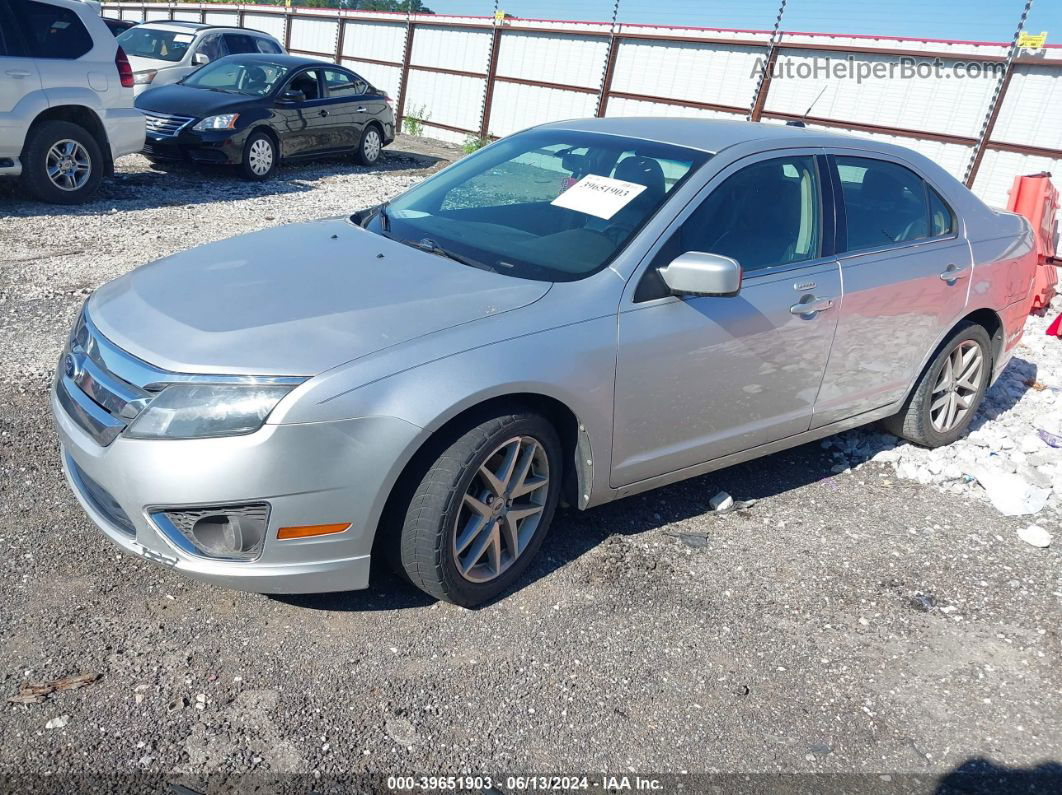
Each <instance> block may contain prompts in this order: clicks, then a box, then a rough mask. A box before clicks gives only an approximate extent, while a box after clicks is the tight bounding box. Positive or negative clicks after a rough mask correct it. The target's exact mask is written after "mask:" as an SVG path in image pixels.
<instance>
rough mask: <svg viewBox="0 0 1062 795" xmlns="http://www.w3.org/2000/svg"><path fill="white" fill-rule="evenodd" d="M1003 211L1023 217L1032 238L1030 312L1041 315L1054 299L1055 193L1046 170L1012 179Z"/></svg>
mask: <svg viewBox="0 0 1062 795" xmlns="http://www.w3.org/2000/svg"><path fill="white" fill-rule="evenodd" d="M1007 209H1008V210H1010V211H1011V212H1013V213H1018V214H1020V215H1023V216H1025V217H1026V218H1027V219H1028V220H1029V223H1030V224H1032V228H1033V232H1034V233H1035V235H1036V256H1037V268H1036V280H1035V282H1034V284H1033V299H1032V305H1031V306H1030V307H1029V312H1030V313H1035V312H1043V311H1044V310H1045V309H1046V308H1047V306H1048V304H1050V303H1051V299H1052V298H1054V296H1055V285H1057V284H1058V271H1057V270H1056V269H1055V261H1056V260H1055V234H1056V232H1057V229H1058V221H1057V219H1056V213H1057V212H1058V190H1057V189H1056V188H1055V186H1054V185H1053V184H1051V175H1050V174H1048V173H1047V172H1046V171H1045V172H1042V173H1040V174H1030V175H1028V176H1024V177H1015V178H1014V185H1013V186H1012V187H1011V189H1010V200H1009V202H1008V203H1007Z"/></svg>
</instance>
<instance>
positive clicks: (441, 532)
mask: <svg viewBox="0 0 1062 795" xmlns="http://www.w3.org/2000/svg"><path fill="white" fill-rule="evenodd" d="M465 428H466V430H464V431H463V432H461V431H458V432H455V434H454V435H453V436H452V437H451V439H450V440H444V441H443V443H442V444H441V445H440V446H439V449H438V450H437V451H436V457H435V458H434V460H433V461H431V462H430V463H428V464H427V465H426V471H424V472H423V474H422V476H421V477H420V479H419V483H418V484H417V485H416V489H415V491H414V493H413V497H412V499H411V500H410V501H409V503H408V508H407V509H406V510H405V516H404V521H403V522H402V528H401V538H400V543H399V550H398V561H397V562H398V563H399V564H400V566H401V569H402V573H403V574H405V576H406V577H408V579H409V580H410V581H411V582H412V583H413V584H414V585H416V586H417V587H418V588H420V589H421V590H423V591H426V592H427V593H429V594H431V595H432V596H435V597H436V598H438V599H444V600H446V601H448V602H453V603H455V604H459V605H464V606H465V607H474V606H476V605H479V604H483V603H484V602H488V601H490V600H491V599H493V598H495V597H496V596H498V595H499V594H501V593H502V592H503V591H505V590H506V589H507V588H509V587H510V586H511V585H512V584H513V583H514V582H515V581H516V580H517V579H519V577H520V576H521V575H522V574H523V573H524V571H525V570H526V569H527V567H528V566H529V565H530V563H531V561H532V559H533V558H534V556H535V554H536V553H537V552H538V550H539V547H540V546H541V545H542V541H543V539H544V538H545V536H546V533H547V531H548V530H549V525H550V522H551V521H552V519H553V513H554V511H555V510H556V507H557V499H558V496H559V494H560V486H561V468H562V464H561V460H562V459H561V444H560V440H559V439H558V437H557V433H556V431H555V430H554V429H553V426H552V425H551V424H550V423H549V422H548V421H547V420H546V419H545V418H543V417H542V416H540V415H538V414H534V413H530V412H514V413H511V414H504V415H499V416H493V417H489V418H487V419H484V420H483V421H482V422H478V423H477V424H475V425H474V426H472V427H468V426H465Z"/></svg>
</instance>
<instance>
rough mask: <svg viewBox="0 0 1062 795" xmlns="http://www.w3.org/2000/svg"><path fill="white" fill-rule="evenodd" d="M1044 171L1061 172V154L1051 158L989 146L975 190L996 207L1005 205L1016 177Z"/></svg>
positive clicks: (975, 183)
mask: <svg viewBox="0 0 1062 795" xmlns="http://www.w3.org/2000/svg"><path fill="white" fill-rule="evenodd" d="M1041 171H1047V172H1050V173H1051V174H1055V175H1056V176H1057V175H1062V157H1058V158H1051V157H1042V156H1037V155H1028V154H1021V153H1019V152H1006V151H1000V150H997V149H988V150H986V151H985V157H984V160H982V161H981V169H980V170H979V171H978V172H977V179H976V180H975V181H974V185H973V192H974V193H976V194H977V195H978V196H980V197H981V198H982V199H983V200H984V201H985V202H987V203H988V204H991V205H992V206H993V207H1006V206H1007V198H1008V196H1009V195H1010V188H1011V185H1012V184H1013V182H1014V177H1016V176H1019V175H1022V174H1039V173H1040V172H1041Z"/></svg>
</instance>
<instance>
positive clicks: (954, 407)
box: [882, 323, 992, 448]
mask: <svg viewBox="0 0 1062 795" xmlns="http://www.w3.org/2000/svg"><path fill="white" fill-rule="evenodd" d="M991 374H992V340H991V338H990V337H989V336H988V332H987V331H985V329H984V328H983V327H982V326H978V325H976V324H974V323H963V324H962V325H960V326H959V327H958V328H957V329H956V330H955V331H954V332H953V333H952V335H951V337H949V338H948V340H947V341H946V342H945V343H944V344H943V345H942V346H941V348H940V351H939V352H938V353H937V355H936V357H935V358H934V359H933V361H932V362H931V363H930V365H929V367H927V368H926V370H925V372H923V373H922V377H921V379H920V380H919V382H918V385H917V386H916V387H915V390H914V392H912V393H911V396H910V397H909V398H908V399H907V402H906V403H905V404H904V407H903V409H902V410H901V411H900V412H899V413H898V414H896V415H894V416H892V417H889V418H888V419H886V420H883V421H882V424H883V425H884V426H885V429H886V430H888V431H889V432H890V433H893V434H895V435H896V436H900V437H902V438H904V439H907V440H908V441H911V442H914V443H915V444H919V445H922V446H923V447H930V448H933V447H942V446H944V445H946V444H951V443H952V442H954V441H955V440H956V439H958V438H959V437H960V436H962V435H963V434H964V433H965V432H966V429H967V428H968V427H969V425H970V422H971V421H972V420H973V418H974V415H975V414H976V413H977V409H978V408H979V407H980V405H981V401H982V400H983V399H984V396H985V392H986V391H987V390H988V382H989V379H990V377H991Z"/></svg>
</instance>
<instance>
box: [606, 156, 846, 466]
mask: <svg viewBox="0 0 1062 795" xmlns="http://www.w3.org/2000/svg"><path fill="white" fill-rule="evenodd" d="M819 152H820V150H815V149H811V150H809V149H803V150H786V151H785V152H772V153H770V156H758V157H755V158H748V159H744V160H741V161H739V162H738V163H736V164H734V165H732V166H730V167H729V168H728V169H726V170H725V171H723V172H722V173H721V174H720V175H719V176H717V177H716V178H715V179H713V180H712V182H711V183H709V185H708V186H707V188H706V189H705V191H703V192H702V194H701V195H700V196H699V197H698V198H697V199H696V200H695V201H693V202H691V203H690V206H689V207H687V208H686V210H685V211H684V212H683V213H682V214H680V215H679V217H678V219H676V221H675V223H674V224H672V226H671V228H670V229H669V230H668V232H667V233H666V234H665V235H664V236H663V237H662V240H663V241H664V242H663V243H661V244H659V247H658V249H657V250H656V251H654V252H652V259H651V261H650V265H649V267H648V269H647V270H646V271H645V272H644V274H643V275H642V276H641V278H638V277H637V276H636V277H635V278H634V279H632V280H631V283H630V284H629V285H628V288H627V290H628V293H627V295H626V296H625V297H624V303H623V305H622V306H621V310H620V314H619V321H618V355H617V366H616V393H615V395H616V396H615V412H614V430H613V436H614V441H613V459H612V472H611V485H612V486H613V487H622V486H626V485H629V484H631V483H635V482H637V481H640V480H645V479H647V478H652V477H655V476H657V475H663V474H667V473H669V472H674V471H677V470H681V469H685V468H687V467H692V466H695V465H697V464H702V463H705V462H708V461H711V460H713V459H716V458H720V457H721V456H726V455H729V454H731V453H735V452H739V451H742V450H746V449H749V448H753V447H756V446H758V445H762V444H766V443H768V442H772V441H776V440H778V439H782V438H785V437H788V436H793V435H795V434H799V433H802V432H804V431H806V430H808V429H809V427H810V426H811V420H812V411H813V408H814V405H815V398H816V396H817V394H818V391H819V386H820V384H821V382H822V377H823V373H824V372H825V369H826V363H827V359H828V357H829V353H830V347H831V345H832V343H833V336H834V331H835V329H836V327H837V316H838V313H839V305H840V301H841V281H840V267H839V265H838V262H837V260H836V258H835V257H834V256H833V251H834V239H833V238H834V225H833V199H832V195H831V194H830V180H829V178H828V176H827V174H828V172H827V171H826V162H825V158H824V157H821V156H819ZM687 251H703V252H710V253H714V254H722V255H725V256H728V257H732V258H734V259H736V260H737V261H738V262H739V263H741V265H742V267H743V274H744V279H743V283H742V287H741V291H740V292H739V293H738V294H737V295H736V296H733V297H710V296H692V295H687V296H681V297H677V296H674V295H671V294H670V292H669V291H668V290H667V287H666V285H664V283H663V279H662V278H661V277H660V275H659V273H658V269H659V268H662V267H665V266H667V264H668V263H669V262H671V260H673V259H674V258H675V257H676V256H678V255H679V254H682V253H684V252H687Z"/></svg>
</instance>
